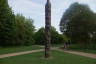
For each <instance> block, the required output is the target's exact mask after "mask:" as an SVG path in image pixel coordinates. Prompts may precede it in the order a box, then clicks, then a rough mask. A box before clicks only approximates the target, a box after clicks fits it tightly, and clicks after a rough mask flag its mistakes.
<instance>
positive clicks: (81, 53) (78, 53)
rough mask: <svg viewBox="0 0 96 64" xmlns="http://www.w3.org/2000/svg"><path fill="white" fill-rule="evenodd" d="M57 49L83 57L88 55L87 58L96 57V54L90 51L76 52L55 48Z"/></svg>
mask: <svg viewBox="0 0 96 64" xmlns="http://www.w3.org/2000/svg"><path fill="white" fill-rule="evenodd" d="M57 50H58V51H63V52H66V53H71V54H75V55H80V56H85V57H89V58H94V59H96V54H92V53H85V52H77V51H71V50H68V51H67V50H60V49H57Z"/></svg>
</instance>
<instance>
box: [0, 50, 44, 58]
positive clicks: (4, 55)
mask: <svg viewBox="0 0 96 64" xmlns="http://www.w3.org/2000/svg"><path fill="white" fill-rule="evenodd" d="M40 51H43V49H40V50H32V51H25V52H17V53H9V54H3V55H0V58H6V57H11V56H17V55H23V54H30V53H34V52H40Z"/></svg>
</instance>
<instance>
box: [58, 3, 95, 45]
mask: <svg viewBox="0 0 96 64" xmlns="http://www.w3.org/2000/svg"><path fill="white" fill-rule="evenodd" d="M94 22H95V20H94V13H93V12H92V11H91V10H90V8H89V7H88V6H87V5H85V4H79V3H73V4H72V5H71V6H70V7H69V8H68V9H67V11H66V12H65V13H64V15H63V17H62V19H61V22H60V26H61V31H62V32H63V33H65V34H66V35H67V36H68V37H70V39H71V40H72V41H73V42H75V43H80V44H81V43H82V44H83V45H84V44H85V45H86V44H87V43H88V42H89V40H90V38H91V37H90V36H91V35H92V33H93V32H94V26H95V25H96V24H95V23H94ZM84 47H85V46H84Z"/></svg>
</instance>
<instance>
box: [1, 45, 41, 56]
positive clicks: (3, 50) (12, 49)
mask: <svg viewBox="0 0 96 64" xmlns="http://www.w3.org/2000/svg"><path fill="white" fill-rule="evenodd" d="M36 49H41V47H39V46H36V45H33V46H21V47H8V48H0V54H7V53H14V52H22V51H30V50H36Z"/></svg>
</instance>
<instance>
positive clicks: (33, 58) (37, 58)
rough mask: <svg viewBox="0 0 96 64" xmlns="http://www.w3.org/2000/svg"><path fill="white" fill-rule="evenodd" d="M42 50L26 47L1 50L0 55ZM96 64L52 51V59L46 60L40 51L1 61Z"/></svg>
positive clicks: (79, 57)
mask: <svg viewBox="0 0 96 64" xmlns="http://www.w3.org/2000/svg"><path fill="white" fill-rule="evenodd" d="M40 49H42V47H41V46H37V45H35V46H24V47H14V48H11V47H10V48H0V55H3V54H11V53H19V52H25V51H32V50H33V51H34V50H40ZM1 51H2V53H1ZM5 51H6V52H5ZM6 63H7V64H96V59H94V58H89V57H84V56H80V55H76V54H71V53H67V52H62V51H58V50H52V52H51V57H50V58H49V59H44V52H43V51H38V52H33V53H28V54H23V55H17V56H12V57H6V58H1V59H0V64H6Z"/></svg>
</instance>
